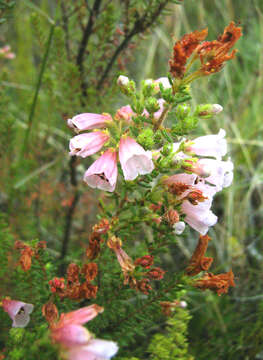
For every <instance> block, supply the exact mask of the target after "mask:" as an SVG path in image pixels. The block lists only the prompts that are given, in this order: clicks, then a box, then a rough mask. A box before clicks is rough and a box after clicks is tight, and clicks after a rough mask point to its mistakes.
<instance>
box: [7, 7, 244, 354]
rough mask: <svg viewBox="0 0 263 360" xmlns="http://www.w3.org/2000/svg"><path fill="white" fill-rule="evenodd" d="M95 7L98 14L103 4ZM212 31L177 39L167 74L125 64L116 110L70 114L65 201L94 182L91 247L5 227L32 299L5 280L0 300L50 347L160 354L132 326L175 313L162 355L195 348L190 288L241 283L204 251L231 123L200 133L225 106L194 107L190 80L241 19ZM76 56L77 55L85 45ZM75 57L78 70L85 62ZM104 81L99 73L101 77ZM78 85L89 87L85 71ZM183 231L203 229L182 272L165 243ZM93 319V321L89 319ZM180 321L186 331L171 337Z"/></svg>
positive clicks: (219, 61) (228, 164)
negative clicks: (71, 248)
mask: <svg viewBox="0 0 263 360" xmlns="http://www.w3.org/2000/svg"><path fill="white" fill-rule="evenodd" d="M96 3H97V2H96V1H95V2H94V6H95V5H96ZM92 11H93V15H94V16H95V15H96V8H94V9H93V10H92ZM206 36H207V29H204V30H201V31H195V32H193V33H190V34H186V35H184V36H183V37H182V39H181V40H179V41H177V42H176V43H175V45H174V48H173V54H172V56H171V59H170V61H169V66H170V72H169V74H168V75H167V77H166V76H163V77H161V78H159V79H156V80H154V79H146V80H144V81H142V82H141V83H140V84H136V83H135V82H134V81H133V80H131V79H129V78H128V77H127V76H125V75H120V76H118V78H117V81H116V82H117V85H118V86H119V90H120V91H121V92H122V94H123V95H125V96H126V98H127V104H123V106H121V107H120V108H118V109H116V111H115V112H114V114H109V113H110V109H108V108H107V104H106V105H104V106H105V109H104V110H105V112H103V113H101V114H98V113H96V112H95V111H96V109H93V108H91V107H90V108H89V109H88V110H87V111H91V112H85V113H78V114H76V113H74V114H72V115H71V116H72V117H71V118H70V119H68V120H67V125H68V127H69V128H70V130H71V131H72V132H73V131H74V132H75V135H74V136H73V137H72V138H71V139H70V141H69V154H68V158H70V164H71V172H72V173H71V176H72V181H71V184H72V185H73V186H74V191H75V192H74V195H73V196H72V197H71V198H70V199H68V201H67V202H65V203H63V204H64V205H65V206H68V207H69V218H70V216H71V212H70V211H74V206H75V205H76V203H77V201H78V199H79V198H81V197H83V198H84V196H85V193H86V192H88V191H94V192H96V196H98V198H99V213H98V215H97V217H98V221H97V223H96V224H95V225H93V227H92V230H91V232H90V234H89V236H88V239H87V240H88V241H87V243H86V244H85V245H84V246H83V247H84V249H80V251H79V252H78V254H77V255H76V254H74V256H73V255H72V254H69V253H67V242H68V237H67V236H66V237H65V239H66V241H64V243H63V249H62V252H61V254H59V255H57V254H56V253H52V249H51V248H50V247H49V246H47V245H48V244H46V242H43V241H40V242H38V241H37V240H34V241H32V242H31V243H27V242H23V241H20V240H17V241H16V242H15V246H14V248H13V249H12V248H11V245H10V244H11V243H12V241H11V240H10V239H9V235H6V236H5V238H6V239H7V240H6V252H5V258H6V259H8V261H7V263H5V267H6V269H7V270H8V269H9V267H10V268H11V269H12V270H13V271H14V273H15V274H16V275H17V278H18V279H23V277H24V279H27V281H25V283H26V282H28V283H30V284H31V285H30V286H31V287H30V292H31V295H32V300H30V301H32V302H33V299H34V300H35V302H36V303H34V306H35V308H34V306H33V305H32V304H30V303H25V302H23V300H25V301H26V299H23V292H21V293H20V297H19V300H13V299H12V300H11V299H10V298H8V296H11V295H14V294H12V293H9V291H8V286H4V287H3V289H1V292H2V294H1V296H2V307H3V310H4V312H6V313H7V314H8V315H9V316H10V318H11V319H12V320H13V323H12V326H13V327H14V328H16V327H19V328H24V327H26V326H29V327H30V326H32V327H34V326H35V327H36V328H37V327H39V328H40V330H39V332H41V334H42V338H41V339H42V340H41V341H43V343H41V345H42V346H43V348H45V347H52V346H53V347H52V349H53V350H54V351H56V352H57V354H59V355H58V356H60V357H61V358H63V359H68V360H85V359H87V360H107V359H111V358H112V357H114V356H115V355H116V354H117V352H118V349H120V350H119V353H118V354H117V355H116V356H124V355H125V356H126V355H128V356H133V355H135V356H137V355H138V353H139V356H141V355H140V354H143V353H146V352H148V353H151V355H152V358H153V359H154V358H155V353H156V354H157V352H156V351H155V347H154V346H153V345H152V344H150V346H149V348H148V349H145V348H144V349H141V348H138V349H135V351H134V353H133V349H132V347H133V345H134V343H135V341H136V339H135V338H136V337H141V338H142V339H145V338H147V337H148V338H149V337H150V335H149V331H148V330H147V329H148V328H150V327H151V326H152V324H155V323H157V322H159V321H160V319H163V318H164V317H173V316H175V317H176V316H178V321H176V320H173V319H169V321H168V325H169V327H168V329H169V330H168V332H169V341H168V342H169V346H170V347H171V349H172V350H171V351H170V350H169V351H170V352H169V353H168V355H167V354H166V355H167V356H164V357H163V358H167V359H168V358H169V356H170V358H171V359H172V358H174V359H175V358H176V356H182V359H183V356H187V351H188V350H187V345H186V344H185V340H184V335H185V332H186V329H185V324H186V323H187V322H188V321H189V315H188V313H187V309H186V307H187V302H186V301H185V300H186V296H187V291H188V290H189V289H191V290H192V289H193V288H196V289H199V290H198V291H200V290H207V289H208V290H210V291H213V292H215V293H216V294H217V295H219V296H220V295H222V294H225V293H227V292H228V290H229V288H230V287H233V286H235V282H234V274H233V272H232V270H231V269H229V271H228V272H227V273H222V274H213V273H211V272H208V271H210V267H211V266H212V262H213V258H212V257H208V256H206V251H207V248H208V244H209V241H212V240H211V238H210V237H209V236H208V235H207V233H208V231H209V229H210V228H211V227H212V226H215V225H216V223H217V221H218V217H217V215H216V214H214V213H213V212H212V206H213V200H214V197H215V195H216V194H217V193H218V192H220V191H222V190H223V189H224V188H226V187H228V186H230V185H231V183H232V179H233V163H232V161H231V159H230V158H229V157H228V158H226V156H227V153H228V151H227V141H226V139H225V136H226V133H225V130H223V129H218V133H217V134H211V135H206V136H199V137H197V136H196V135H194V134H193V132H194V131H195V130H196V129H197V126H198V124H199V122H201V121H209V119H211V118H212V117H214V116H217V115H218V114H219V113H221V112H222V110H223V108H222V106H220V105H218V104H201V105H197V106H195V107H194V106H193V105H192V104H191V102H190V100H191V88H190V84H191V82H193V81H196V80H197V79H199V78H202V77H205V76H208V75H212V74H214V73H216V72H218V71H220V70H221V69H222V67H223V66H224V65H225V63H226V61H229V60H231V59H232V58H233V57H234V56H235V52H236V50H231V49H232V47H233V46H234V45H235V43H236V41H237V40H238V39H239V38H240V36H241V28H240V27H237V26H236V25H235V23H234V22H231V23H230V24H229V25H228V26H227V27H226V28H225V30H224V32H223V34H222V35H220V36H219V37H218V39H217V40H214V41H204V40H205V38H206ZM0 50H1V51H0V53H1V54H2V57H3V58H5V60H6V59H11V58H13V57H14V56H13V53H11V52H10V48H9V47H5V48H2V49H0ZM230 51H231V52H230ZM79 56H80V58H78V59H79V60H81V56H83V55H81V52H80V54H79ZM78 65H79V71H80V74H81V75H83V64H82V62H80V63H79V64H78ZM106 70H107V69H106ZM106 70H105V72H106V73H107V71H106ZM103 82H104V78H101V82H99V83H98V87H101V85H102V83H103ZM82 90H83V93H84V95H85V94H86V91H87V87H86V85H85V83H84V82H82ZM108 112H109V113H108ZM29 130H30V126H29ZM228 155H229V154H228ZM80 173H81V178H82V179H83V182H82V183H80V182H79V176H80ZM89 188H92V189H96V190H90V189H89ZM64 190H65V189H64ZM30 201H31V200H30V199H29V202H30ZM213 211H215V213H216V210H213ZM191 231H192V232H191ZM186 232H187V233H190V232H191V234H195V232H196V233H197V236H198V237H199V242H198V244H197V247H196V249H195V251H194V253H193V255H192V257H191V258H190V261H189V264H187V265H186V264H182V265H181V268H180V270H178V272H176V273H175V272H172V271H171V270H170V268H171V266H170V265H171V263H172V262H173V259H172V257H171V254H169V255H167V249H173V246H174V244H175V243H176V242H177V241H179V239H180V238H183V236H184V234H185V233H186ZM10 236H11V235H10ZM11 237H12V236H11ZM12 240H13V239H12ZM11 251H13V254H15V255H12V256H11V255H10V253H11ZM171 253H172V251H171ZM185 265H186V266H185ZM7 270H6V271H7ZM200 274H201V275H200ZM3 277H4V276H3ZM34 282H35V283H38V287H36V288H34V285H33V283H34ZM195 291H197V290H195ZM15 298H17V296H16V297H15ZM17 299H18V298H17ZM33 308H34V310H33ZM40 309H41V311H40ZM69 310H70V311H69ZM59 312H61V315H60V316H59ZM31 313H32V314H31ZM29 314H31V318H32V320H31V322H32V324H31V322H30V317H29ZM40 314H41V315H40ZM98 314H100V316H98V317H97V315H98ZM44 318H45V320H46V322H45V321H44ZM93 319H94V321H91V320H93ZM89 321H91V322H90V323H89V326H88V328H89V330H88V329H87V328H86V327H84V325H85V324H86V323H87V322H89ZM39 324H41V325H39ZM178 324H179V325H180V326H181V327H182V329H183V330H182V339H175V337H174V332H175V330H173V329H176V328H177V326H178ZM179 328H180V327H179ZM145 329H146V330H145ZM19 330H21V329H19ZM16 331H17V329H12V332H10V334H11V335H10V337H11V340H9V341H10V343H12V341H13V342H14V343H21V342H22V339H25V341H28V343H29V342H30V336H29V335H28V333H26V330H25V329H22V330H21V331H25V333H23V332H20V333H19V332H16ZM147 331H148V333H147ZM26 334H27V335H26ZM95 334H98V337H99V338H97V337H96V335H95ZM100 337H101V338H102V339H103V340H102V339H100ZM153 339H155V340H154V341H160V349H162V351H164V352H165V350H164V349H165V338H164V337H163V336H162V335H160V336H158V335H155V336H154V337H153ZM156 339H157V340H156ZM158 339H159V340H158ZM173 343H175V344H176V345H175V346H174V345H173ZM117 344H118V345H117ZM182 344H183V350H182V351H179V350H178V349H180V348H181V346H182ZM10 347H11V345H9V349H10ZM127 347H128V348H129V351H128V354H126V350H125V349H126V348H127ZM7 351H8V349H4V354H5V355H6V354H7ZM160 351H161V350H160ZM170 354H172V355H170ZM5 355H3V356H5ZM12 356H13V355H12ZM15 356H16V355H14V356H13V358H15ZM30 356H31V355H30ZM13 358H12V359H13ZM17 358H19V357H17ZM20 358H21V357H20ZM119 358H120V357H119ZM157 358H159V357H158V354H157V355H156V359H157ZM185 358H189V359H191V356H189V357H188V356H187V357H185ZM120 359H121V358H120Z"/></svg>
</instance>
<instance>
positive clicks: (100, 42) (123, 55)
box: [0, 0, 263, 360]
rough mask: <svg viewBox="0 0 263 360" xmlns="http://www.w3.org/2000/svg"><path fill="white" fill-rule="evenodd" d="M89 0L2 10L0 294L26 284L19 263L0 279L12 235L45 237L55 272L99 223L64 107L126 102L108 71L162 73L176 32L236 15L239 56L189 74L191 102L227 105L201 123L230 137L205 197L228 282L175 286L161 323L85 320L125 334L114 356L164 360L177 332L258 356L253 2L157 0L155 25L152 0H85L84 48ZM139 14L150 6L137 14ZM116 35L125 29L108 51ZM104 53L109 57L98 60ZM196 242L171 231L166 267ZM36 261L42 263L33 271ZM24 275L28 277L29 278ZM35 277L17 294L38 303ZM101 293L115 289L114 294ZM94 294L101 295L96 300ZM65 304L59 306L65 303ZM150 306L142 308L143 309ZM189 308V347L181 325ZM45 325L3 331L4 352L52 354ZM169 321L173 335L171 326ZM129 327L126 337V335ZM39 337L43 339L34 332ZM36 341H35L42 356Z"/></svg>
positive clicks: (258, 171)
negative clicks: (217, 188) (224, 180)
mask: <svg viewBox="0 0 263 360" xmlns="http://www.w3.org/2000/svg"><path fill="white" fill-rule="evenodd" d="M3 3H4V2H3ZM6 3H9V5H10V2H8V1H7V2H6ZM84 3H85V1H80V0H78V1H66V2H61V3H60V2H59V1H48V0H38V1H37V0H36V1H30V0H23V1H22V0H21V1H18V2H17V3H16V4H14V5H15V6H14V8H13V9H12V8H11V9H7V10H6V9H3V12H4V13H3V17H5V18H6V22H5V23H3V24H2V25H1V36H0V41H1V45H5V44H7V43H8V44H10V45H11V48H12V51H14V52H15V53H16V58H15V59H14V60H7V59H2V60H1V73H0V92H1V94H0V115H1V121H0V137H1V139H0V159H1V160H0V161H1V168H0V210H1V213H2V215H1V216H2V220H1V221H2V227H1V229H2V230H1V234H0V236H1V254H0V256H1V264H3V266H1V270H0V278H1V282H2V283H3V284H2V285H1V291H2V292H3V294H4V295H5V294H6V292H7V289H8V295H9V296H11V297H12V296H13V297H15V298H18V297H19V295H20V294H24V293H25V289H24V285H23V284H24V283H25V280H24V278H23V277H22V276H24V273H22V272H21V271H20V270H19V269H15V270H12V271H14V272H13V275H12V279H13V280H12V281H11V284H13V285H14V286H13V287H11V288H10V281H9V282H8V283H6V285H5V282H4V281H2V280H3V279H4V278H6V277H7V273H6V272H5V271H6V270H5V271H4V270H3V269H4V262H5V261H7V260H6V259H7V255H8V253H9V251H10V248H11V246H12V245H11V244H12V243H13V242H14V240H23V241H27V242H29V241H32V239H36V238H37V239H39V240H45V241H47V244H48V254H46V255H45V256H46V257H47V258H46V259H45V261H46V262H47V263H48V264H49V265H48V267H47V273H46V274H45V276H46V277H47V279H51V278H52V277H53V276H55V275H57V267H56V268H55V266H53V261H54V258H55V259H57V264H59V266H60V270H61V272H63V266H64V264H66V263H69V262H70V261H76V262H77V261H78V259H79V258H81V257H82V256H83V253H84V252H85V248H86V245H87V239H88V236H89V232H90V229H91V226H92V225H94V223H95V222H96V212H97V206H98V204H97V196H98V192H94V191H93V190H91V189H89V188H88V187H81V185H79V183H81V176H82V173H83V170H84V168H82V164H78V166H76V164H74V160H72V159H69V157H68V140H69V138H70V137H71V132H70V131H69V129H68V128H67V126H66V119H68V118H69V117H72V116H73V115H75V114H76V113H80V112H83V111H87V112H102V111H104V112H114V110H115V109H116V108H117V107H118V106H121V105H125V101H126V100H125V99H124V98H123V97H120V95H119V93H117V92H116V87H115V80H116V74H117V75H118V74H119V73H125V74H126V75H128V76H130V77H133V78H135V79H136V80H141V79H144V78H153V79H156V78H158V77H160V76H165V75H166V73H167V70H168V66H167V63H168V59H169V57H170V54H171V49H172V46H173V43H174V41H175V40H176V39H178V38H179V37H180V36H181V35H183V34H184V33H186V32H190V31H193V30H196V29H198V30H200V29H203V28H204V27H208V29H209V40H211V39H214V38H216V37H217V35H218V34H219V33H222V31H223V29H224V27H225V26H226V25H227V24H228V23H229V22H230V21H231V20H235V21H236V22H240V24H241V26H242V27H243V33H244V35H243V37H242V38H241V39H240V40H239V42H238V45H237V48H238V49H239V53H238V55H237V57H236V59H235V60H234V61H232V62H231V63H229V64H227V66H226V67H225V68H224V69H223V70H222V71H221V72H220V73H219V74H216V75H214V76H212V77H210V78H209V79H207V78H204V79H202V80H201V81H199V82H196V84H194V86H193V91H192V93H193V100H192V101H193V103H200V102H201V103H219V104H221V105H222V106H223V107H224V112H223V113H221V114H220V115H219V116H218V117H217V118H216V120H213V121H211V120H204V121H203V122H202V123H200V128H199V130H198V131H199V133H200V134H204V133H211V132H217V130H218V129H219V128H220V127H222V128H224V129H225V130H226V131H227V137H228V142H229V143H230V146H231V157H232V160H233V161H234V164H235V177H234V183H233V185H232V186H231V188H230V189H227V190H225V191H224V192H223V193H222V194H220V195H219V196H218V197H217V199H216V201H215V202H214V212H215V213H216V214H217V215H218V216H219V223H218V224H217V225H216V226H215V227H214V228H213V229H211V230H210V235H211V236H212V239H213V241H212V242H211V244H210V245H209V253H210V255H211V256H213V257H214V258H215V260H214V262H215V264H214V269H215V272H224V271H227V270H228V269H229V268H231V267H232V269H233V271H234V273H235V275H236V277H237V280H236V284H237V285H236V288H234V289H233V290H231V291H230V293H229V294H228V295H224V296H221V297H218V296H217V295H213V294H211V293H208V292H205V293H201V292H199V291H193V290H183V291H182V293H181V294H180V297H181V298H183V299H184V300H186V301H187V303H188V310H184V309H178V310H177V311H176V312H175V314H174V316H173V318H172V319H170V320H169V324H168V325H166V323H165V319H163V322H162V323H156V324H155V326H152V324H151V325H150V324H148V325H147V324H145V323H143V325H142V324H141V325H140V324H139V323H137V322H136V323H133V322H130V323H129V324H123V325H120V326H119V327H118V328H117V329H113V328H112V327H108V325H107V323H109V322H110V321H111V317H110V316H109V318H108V319H105V323H104V324H100V328H102V329H103V328H104V332H103V330H102V331H101V332H96V326H98V325H97V323H96V321H97V320H94V325H93V327H94V328H91V330H92V331H94V332H96V334H97V335H99V336H101V337H104V338H107V337H108V338H110V339H111V338H112V337H114V340H116V341H118V342H119V343H120V345H121V346H122V347H123V349H124V351H123V352H120V353H119V357H117V358H118V359H124V357H123V356H126V357H127V359H130V360H132V359H134V360H135V358H134V357H132V356H137V357H138V358H139V359H146V358H151V359H154V360H157V359H158V360H159V359H160V360H161V359H166V357H165V355H164V354H165V349H167V346H168V347H169V346H172V344H177V347H176V349H177V350H175V352H174V353H173V358H174V359H191V358H196V359H200V360H202V359H245V360H246V359H263V340H262V339H263V330H262V329H263V326H262V325H263V295H262V294H263V285H262V274H263V273H262V259H263V254H262V250H263V242H262V239H263V230H262V229H263V227H262V223H263V209H262V207H263V202H262V197H263V195H262V187H263V185H262V184H263V157H262V147H263V140H262V133H263V132H262V131H263V121H262V120H263V119H262V113H263V102H262V90H263V58H262V56H263V52H262V41H263V3H262V1H261V0H254V1H249V2H245V1H241V0H236V1H234V0H185V1H184V3H183V4H181V5H176V4H172V1H170V2H169V1H168V2H167V3H169V4H168V7H167V9H169V11H168V10H165V11H163V10H162V11H160V14H159V13H158V15H160V16H159V17H158V19H157V20H158V21H156V23H155V24H154V26H153V24H152V22H153V19H155V20H156V17H157V16H154V15H156V14H154V9H158V6H159V5H160V3H162V1H161V0H159V1H151V3H152V7H151V10H149V9H147V1H131V2H129V1H123V2H118V1H108V2H107V1H105V2H103V3H104V5H103V6H105V9H104V11H103V12H102V13H100V12H99V10H96V8H94V7H93V6H95V5H96V1H95V2H94V4H93V2H89V1H87V2H86V3H87V4H88V3H91V5H89V6H90V9H89V11H93V17H92V19H93V20H94V22H95V24H96V31H95V32H94V33H92V36H90V39H89V41H88V45H87V47H86V48H85V51H84V53H83V55H81V39H82V40H83V37H82V36H83V34H84V33H85V26H86V27H87V26H88V21H87V19H89V17H87V8H85V7H84V5H83V4H84ZM120 3H122V5H123V4H124V3H127V4H129V6H130V7H131V8H134V10H133V12H131V13H130V14H132V15H130V17H131V18H129V19H128V18H127V17H126V18H125V17H124V15H125V7H124V6H123V7H122V6H121V5H120ZM130 3H133V4H130ZM11 5H12V4H11ZM131 5H133V6H131ZM82 6H83V10H79V8H81V9H82ZM84 9H85V11H84ZM146 10H147V11H146ZM145 14H147V18H146V17H145V18H143V16H146V15H145ZM138 19H143V22H141V23H140V21H138ZM136 21H137V23H136ZM125 24H126V25H125ZM147 24H148V26H146V25H147ZM125 26H126V27H127V28H126V29H125ZM133 29H134V30H133ZM132 31H133V32H134V33H133V32H132ZM122 32H124V35H123V34H122ZM129 34H130V35H129ZM129 36H130V38H129ZM125 38H129V39H128V40H129V41H128V40H127V44H126V43H125V46H124V49H123V51H122V48H121V51H120V53H118V54H117V55H118V56H116V57H115V58H114V56H115V55H114V54H115V52H116V49H118V48H119V47H120V46H121V44H122V42H123V41H124V39H125ZM83 41H84V40H83ZM126 45H127V46H126ZM81 56H83V58H81ZM111 59H113V60H114V62H113V64H112V67H110V68H109V71H108V72H107V69H108V67H109V66H110V65H109V64H110V63H111ZM40 81H41V84H40ZM38 85H39V86H38ZM40 85H41V86H40ZM38 90H39V93H38V92H37V91H38ZM36 95H37V101H36ZM90 162H91V160H90ZM86 165H87V166H88V165H89V161H88V162H87V163H86ZM4 224H7V225H4ZM196 241H197V234H196V233H194V232H188V233H187V234H186V236H185V237H184V239H183V240H181V241H178V242H177V244H176V248H174V249H172V256H173V263H172V264H171V265H170V267H171V268H170V270H169V271H172V272H178V271H180V270H182V269H184V267H185V265H186V264H187V260H188V259H189V257H190V256H191V254H192V251H193V249H194V247H195V245H196ZM2 259H3V260H2ZM104 261H105V262H107V261H108V259H107V258H105V259H104ZM109 266H111V264H110V265H109ZM6 267H7V268H8V269H9V270H10V268H11V269H13V267H14V266H13V264H12V263H11V264H10V262H9V263H8V264H6ZM5 269H6V268H5ZM33 273H38V274H40V275H39V276H40V277H41V276H42V275H41V274H42V272H41V270H39V272H37V271H36V272H33V271H32V272H31V274H33ZM28 276H29V277H30V275H28ZM43 276H44V275H43ZM30 281H34V279H32V277H30ZM37 283H39V288H37V289H34V287H32V289H31V291H30V292H28V291H27V292H26V294H27V295H26V296H27V298H24V300H27V301H28V302H31V300H30V299H31V298H32V296H34V298H35V299H38V300H39V303H40V304H41V297H42V298H43V299H46V298H47V294H48V292H49V289H48V286H47V283H46V282H45V279H41V278H39V279H37ZM10 289H11V290H10ZM12 289H13V290H12ZM34 291H35V295H34ZM12 292H13V293H12ZM106 292H107V291H106ZM104 296H107V299H108V301H109V302H110V299H111V296H112V295H111V294H107V293H106V294H104ZM115 300H116V299H115ZM99 301H100V295H99V297H98V298H97V299H96V302H97V303H99ZM39 306H40V305H39ZM64 306H65V309H66V308H67V306H69V304H67V303H65V304H64ZM74 306H76V305H74ZM118 306H119V305H118V302H117V301H115V302H114V305H112V308H111V309H110V312H111V313H114V312H117V311H118ZM137 306H138V307H140V302H138V304H137ZM40 308H41V306H40ZM40 308H39V309H38V314H39V318H40V317H41V313H40ZM127 308H129V306H127ZM69 309H71V308H69ZM62 310H63V309H62ZM154 311H155V309H154V308H150V309H149V312H150V313H154ZM189 313H190V315H189ZM146 315H147V314H146ZM0 317H1V327H3V329H5V330H6V329H8V328H9V327H10V322H9V321H8V319H6V317H4V315H3V314H1V315H0ZM190 317H191V320H190V322H189V324H188V340H187V341H188V342H189V345H188V349H187V344H185V336H184V333H185V332H186V329H185V326H186V324H187V323H188V321H189V319H190ZM2 318H3V319H2ZM35 321H37V319H36V320H35ZM2 324H3V325H2ZM32 326H34V324H33V325H32ZM133 327H134V329H132V328H133ZM46 328H47V327H45V325H42V327H38V328H37V329H38V330H35V331H36V332H37V333H36V334H34V336H33V335H30V334H29V333H27V332H26V331H25V332H24V333H23V334H22V335H21V333H19V335H17V333H16V332H15V331H13V330H12V333H10V335H9V337H8V342H9V345H6V344H7V333H6V332H5V335H2V334H1V336H2V338H1V346H2V348H4V347H6V346H10V348H13V349H14V350H13V352H12V353H10V355H9V357H8V358H10V359H11V360H13V359H22V358H23V357H25V358H26V359H31V357H32V359H33V358H34V359H36V358H39V359H44V358H45V356H46V357H49V358H50V359H51V358H52V356H53V358H56V357H54V356H55V355H54V354H53V353H52V354H53V355H52V354H50V352H51V351H53V350H51V348H50V346H48V345H47V344H48V342H47V341H48V340H47V339H46V338H45V336H46V335H45V336H44V335H43V334H46ZM89 328H90V327H89ZM168 329H169V330H168ZM134 333H136V336H135V334H134ZM178 333H180V334H182V337H181V338H180V337H179V338H178V337H176V334H178ZM124 334H125V335H124ZM163 334H164V335H165V336H163ZM19 336H20V337H19ZM21 336H22V337H21ZM131 337H132V338H133V340H132V342H131V341H130V340H127V339H129V338H131ZM39 338H41V339H42V340H38V341H40V342H38V343H35V342H34V341H36V339H39ZM169 339H170V340H171V341H169ZM165 340H167V343H166V342H165ZM21 343H22V344H23V346H21ZM134 343H135V344H136V346H135V345H134ZM149 343H151V345H150V346H149V348H148V344H149ZM16 344H19V346H18V345H17V347H16V346H15V345H16ZM29 344H31V345H30V346H31V347H30V349H31V350H30V351H29V350H28V348H27V346H29ZM32 344H33V345H32ZM36 344H37V345H36ZM139 344H140V345H139ZM142 344H144V345H142ZM169 344H170V345H169ZM41 347H43V349H42V348H41ZM26 348H27V351H26V350H25V349H26ZM39 348H41V349H42V350H43V351H42V352H41V355H39ZM18 349H19V350H18ZM44 349H45V350H44ZM147 349H148V350H147ZM178 349H183V351H181V352H178ZM37 356H40V357H37ZM170 358H171V357H170ZM167 359H168V358H167Z"/></svg>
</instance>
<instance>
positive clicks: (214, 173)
mask: <svg viewBox="0 0 263 360" xmlns="http://www.w3.org/2000/svg"><path fill="white" fill-rule="evenodd" d="M233 169H234V165H233V163H232V161H231V160H227V161H222V160H215V159H199V160H198V161H197V162H196V163H195V164H194V166H193V168H191V171H194V172H195V173H196V174H198V175H199V176H201V177H204V178H205V181H206V182H208V183H210V184H213V185H215V187H216V189H217V191H220V190H222V189H223V188H224V187H228V186H230V184H231V183H232V180H233Z"/></svg>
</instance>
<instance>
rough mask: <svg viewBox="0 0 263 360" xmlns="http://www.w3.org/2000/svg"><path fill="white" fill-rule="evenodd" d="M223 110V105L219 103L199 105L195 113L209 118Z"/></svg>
mask: <svg viewBox="0 0 263 360" xmlns="http://www.w3.org/2000/svg"><path fill="white" fill-rule="evenodd" d="M222 110H223V107H222V106H221V105H219V104H205V105H198V106H197V108H196V110H195V115H196V116H199V117H202V118H205V119H208V118H210V117H211V116H213V115H217V114H219V113H220V112H221V111H222Z"/></svg>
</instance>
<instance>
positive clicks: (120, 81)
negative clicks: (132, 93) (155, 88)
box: [117, 75, 130, 87]
mask: <svg viewBox="0 0 263 360" xmlns="http://www.w3.org/2000/svg"><path fill="white" fill-rule="evenodd" d="M129 82H130V79H129V78H128V77H127V76H123V75H120V76H119V77H118V79H117V84H118V85H119V86H120V87H126V86H128V85H129Z"/></svg>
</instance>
